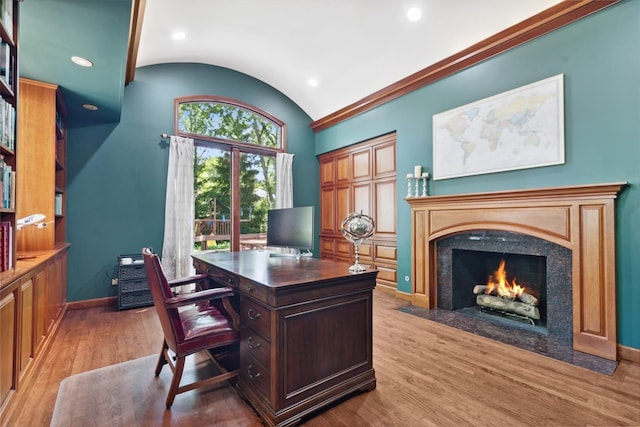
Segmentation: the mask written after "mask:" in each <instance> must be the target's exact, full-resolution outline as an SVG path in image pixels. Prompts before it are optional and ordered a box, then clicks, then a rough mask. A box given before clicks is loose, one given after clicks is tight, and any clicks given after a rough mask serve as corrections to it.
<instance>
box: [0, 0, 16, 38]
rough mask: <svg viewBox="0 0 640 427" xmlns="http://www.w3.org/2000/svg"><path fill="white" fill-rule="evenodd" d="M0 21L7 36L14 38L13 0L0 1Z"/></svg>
mask: <svg viewBox="0 0 640 427" xmlns="http://www.w3.org/2000/svg"><path fill="white" fill-rule="evenodd" d="M0 19H1V20H2V26H3V27H4V29H5V30H6V31H7V34H9V35H10V36H11V38H13V0H1V1H0Z"/></svg>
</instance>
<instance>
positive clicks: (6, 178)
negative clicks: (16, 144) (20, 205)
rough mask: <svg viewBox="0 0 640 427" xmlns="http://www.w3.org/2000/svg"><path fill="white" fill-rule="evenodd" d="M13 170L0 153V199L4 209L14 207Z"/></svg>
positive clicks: (14, 179)
mask: <svg viewBox="0 0 640 427" xmlns="http://www.w3.org/2000/svg"><path fill="white" fill-rule="evenodd" d="M15 182H16V177H15V172H14V170H13V168H12V167H11V165H8V164H6V163H5V161H4V156H2V155H0V201H1V203H2V204H1V205H0V206H1V207H3V208H5V209H11V208H15V194H16V193H15Z"/></svg>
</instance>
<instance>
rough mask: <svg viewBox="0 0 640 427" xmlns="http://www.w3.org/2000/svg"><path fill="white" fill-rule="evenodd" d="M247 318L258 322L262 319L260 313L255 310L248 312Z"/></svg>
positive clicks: (251, 309)
mask: <svg viewBox="0 0 640 427" xmlns="http://www.w3.org/2000/svg"><path fill="white" fill-rule="evenodd" d="M247 316H248V317H249V320H257V319H259V318H260V313H257V312H256V311H255V310H254V309H253V308H250V309H249V310H247Z"/></svg>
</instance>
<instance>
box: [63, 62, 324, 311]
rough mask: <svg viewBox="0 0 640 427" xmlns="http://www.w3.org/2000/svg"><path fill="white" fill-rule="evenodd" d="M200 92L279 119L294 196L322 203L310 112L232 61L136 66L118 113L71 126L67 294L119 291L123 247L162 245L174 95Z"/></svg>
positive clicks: (127, 250) (83, 296)
mask: <svg viewBox="0 0 640 427" xmlns="http://www.w3.org/2000/svg"><path fill="white" fill-rule="evenodd" d="M202 94H206V95H218V96H224V97H228V98H233V99H237V100H240V101H242V102H244V103H247V104H252V105H255V106H257V107H259V108H261V109H263V110H265V111H267V112H269V113H271V114H272V115H274V116H276V117H278V118H279V119H281V120H283V121H284V122H285V123H286V125H287V129H286V135H287V151H288V152H290V153H293V154H295V158H294V161H293V174H294V177H296V179H295V184H294V195H293V199H294V205H295V206H306V205H315V206H316V207H317V206H318V200H319V186H318V180H317V176H318V175H319V172H318V163H317V159H316V157H315V154H314V148H313V147H314V138H315V137H314V133H313V131H312V130H311V127H310V123H311V118H310V117H309V116H308V115H307V114H306V113H304V112H303V111H302V109H300V107H298V106H297V105H296V104H295V103H293V102H292V101H291V100H290V99H289V98H287V97H285V96H284V95H283V94H282V93H280V92H279V91H277V90H276V89H274V88H273V87H271V86H268V85H266V84H265V83H263V82H261V81H259V80H256V79H255V78H252V77H250V76H247V75H245V74H242V73H238V72H235V71H232V70H229V69H226V68H221V67H213V66H209V65H203V64H163V65H154V66H148V67H142V68H139V69H138V70H137V71H136V78H135V81H134V82H132V83H130V84H129V85H128V86H127V87H126V88H125V91H124V103H123V108H122V116H121V120H120V122H119V123H114V124H108V125H100V126H86V127H82V126H79V127H76V128H74V129H70V130H69V132H68V141H67V144H68V146H67V151H68V153H67V241H68V242H70V244H71V247H70V250H69V264H68V270H69V273H68V299H69V301H81V300H87V299H94V298H102V297H109V296H114V295H117V287H115V286H111V277H115V275H116V268H117V267H116V264H117V258H118V255H120V254H131V253H136V254H137V253H140V251H141V249H142V247H144V246H151V247H153V248H154V249H155V250H156V251H158V252H159V251H161V250H162V239H163V233H164V204H165V191H166V179H167V178H166V170H167V164H168V156H169V150H168V144H167V142H168V141H163V140H162V138H161V134H162V133H167V134H173V132H174V112H173V105H174V99H175V98H177V97H182V96H189V95H202ZM317 210H318V208H316V211H317ZM316 216H319V213H318V212H317V213H316ZM316 221H317V220H316ZM316 247H317V242H316Z"/></svg>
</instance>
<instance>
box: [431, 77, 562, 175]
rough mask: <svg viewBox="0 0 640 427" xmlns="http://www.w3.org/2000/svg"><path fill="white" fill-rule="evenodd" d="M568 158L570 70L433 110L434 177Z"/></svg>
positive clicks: (505, 169)
mask: <svg viewBox="0 0 640 427" xmlns="http://www.w3.org/2000/svg"><path fill="white" fill-rule="evenodd" d="M563 163H564V76H563V75H562V74H558V75H557V76H553V77H550V78H547V79H544V80H540V81H538V82H535V83H531V84H528V85H526V86H522V87H519V88H517V89H513V90H510V91H508V92H504V93H501V94H498V95H494V96H491V97H489V98H485V99H483V100H480V101H476V102H472V103H470V104H467V105H463V106H461V107H457V108H454V109H452V110H449V111H445V112H442V113H439V114H435V115H434V116H433V179H434V180H438V179H446V178H455V177H460V176H467V175H478V174H484V173H494V172H502V171H508V170H514V169H526V168H534V167H541V166H549V165H557V164H563Z"/></svg>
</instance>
